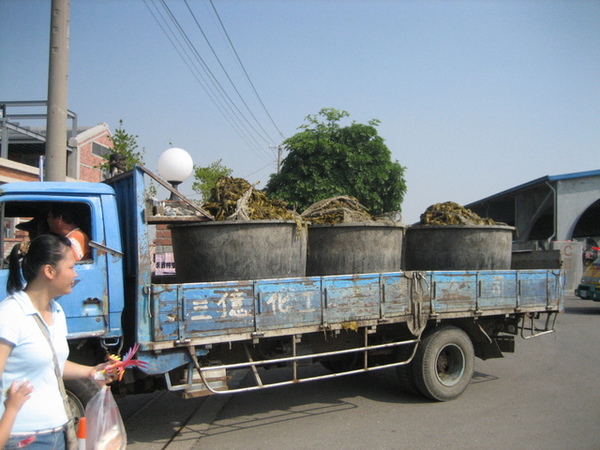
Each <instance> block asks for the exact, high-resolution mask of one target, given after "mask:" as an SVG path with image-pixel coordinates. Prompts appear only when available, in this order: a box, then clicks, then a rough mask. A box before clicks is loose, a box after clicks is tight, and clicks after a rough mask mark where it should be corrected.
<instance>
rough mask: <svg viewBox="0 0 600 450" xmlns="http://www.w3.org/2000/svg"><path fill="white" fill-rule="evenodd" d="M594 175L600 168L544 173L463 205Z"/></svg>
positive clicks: (597, 174) (598, 172) (598, 173)
mask: <svg viewBox="0 0 600 450" xmlns="http://www.w3.org/2000/svg"><path fill="white" fill-rule="evenodd" d="M595 176H600V170H588V171H586V172H573V173H566V174H563V175H546V176H544V177H541V178H537V179H535V180H532V181H529V182H527V183H523V184H520V185H518V186H515V187H513V188H510V189H507V190H505V191H502V192H499V193H497V194H494V195H490V196H489V197H486V198H483V199H481V200H476V201H474V202H472V203H469V204H468V205H465V207H467V208H469V207H471V206H473V205H477V204H479V203H485V202H489V201H491V200H494V199H498V198H501V197H505V196H507V195H509V194H513V193H515V192H518V191H523V190H526V189H530V188H532V187H535V186H538V185H541V184H545V183H546V182H549V183H552V182H555V181H562V180H573V179H576V178H586V177H595Z"/></svg>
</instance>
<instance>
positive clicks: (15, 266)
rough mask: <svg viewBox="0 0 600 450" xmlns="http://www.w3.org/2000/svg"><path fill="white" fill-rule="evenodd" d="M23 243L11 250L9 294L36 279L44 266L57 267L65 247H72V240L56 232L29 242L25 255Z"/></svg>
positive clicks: (7, 283) (63, 254)
mask: <svg viewBox="0 0 600 450" xmlns="http://www.w3.org/2000/svg"><path fill="white" fill-rule="evenodd" d="M20 247H21V244H17V245H15V246H14V247H13V249H12V250H11V252H10V257H9V260H8V280H7V282H6V290H7V291H8V293H9V294H11V295H12V294H14V293H15V292H17V291H22V290H23V289H24V287H25V284H26V283H29V282H30V281H31V280H33V279H35V277H37V275H38V274H39V272H40V270H41V269H42V267H43V266H45V265H47V264H49V265H51V266H52V267H56V266H57V265H58V263H59V262H60V261H61V260H62V259H63V258H64V257H65V249H68V248H69V247H71V241H69V239H67V238H66V237H63V236H58V235H56V234H42V235H40V236H38V237H36V238H35V239H34V240H33V241H31V242H30V243H29V249H28V250H27V252H26V253H25V255H22V254H21V251H20V250H21V248H20Z"/></svg>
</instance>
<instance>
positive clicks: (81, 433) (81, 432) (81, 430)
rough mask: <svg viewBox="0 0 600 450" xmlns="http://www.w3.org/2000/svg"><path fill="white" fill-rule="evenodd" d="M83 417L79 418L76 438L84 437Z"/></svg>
mask: <svg viewBox="0 0 600 450" xmlns="http://www.w3.org/2000/svg"><path fill="white" fill-rule="evenodd" d="M85 434H86V430H85V417H81V418H80V419H79V428H77V439H85Z"/></svg>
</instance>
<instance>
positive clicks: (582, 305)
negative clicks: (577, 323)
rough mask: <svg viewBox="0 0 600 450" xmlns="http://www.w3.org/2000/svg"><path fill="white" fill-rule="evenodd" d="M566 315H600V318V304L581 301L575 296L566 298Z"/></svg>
mask: <svg viewBox="0 0 600 450" xmlns="http://www.w3.org/2000/svg"><path fill="white" fill-rule="evenodd" d="M565 314H581V315H598V316H600V302H594V301H592V300H581V299H580V298H578V297H575V296H566V297H565Z"/></svg>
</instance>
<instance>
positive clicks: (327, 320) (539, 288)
mask: <svg viewBox="0 0 600 450" xmlns="http://www.w3.org/2000/svg"><path fill="white" fill-rule="evenodd" d="M560 277H561V275H560V271H558V270H557V271H552V270H531V271H525V272H524V271H481V272H423V273H421V276H420V277H409V276H406V275H405V274H403V273H386V274H365V275H353V276H346V275H341V276H327V277H310V278H290V279H274V280H257V281H248V282H219V283H186V284H171V285H154V286H153V287H152V318H153V319H152V320H153V331H154V336H155V338H156V339H155V342H154V343H153V344H154V345H152V346H153V347H154V348H156V349H158V348H167V347H170V346H172V345H173V342H174V341H186V342H187V343H190V344H196V345H203V344H211V343H218V342H228V341H236V340H243V339H250V338H255V337H267V336H284V335H291V334H295V333H304V332H315V331H320V330H323V329H341V328H352V327H356V326H374V325H377V324H380V323H387V324H389V323H394V322H397V323H400V322H406V321H408V320H409V319H411V318H412V317H413V314H420V313H424V314H426V315H427V317H426V319H433V318H436V319H443V318H464V317H476V316H480V315H493V314H496V315H497V314H511V313H516V312H524V311H527V310H530V311H548V310H555V311H558V310H560V309H562V302H561V298H562V297H561V285H560ZM415 304H418V305H419V308H416V309H417V311H415V310H414V307H413V305H415Z"/></svg>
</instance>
